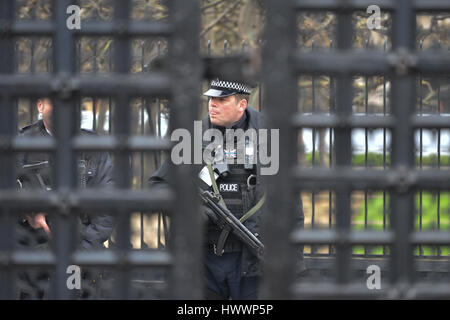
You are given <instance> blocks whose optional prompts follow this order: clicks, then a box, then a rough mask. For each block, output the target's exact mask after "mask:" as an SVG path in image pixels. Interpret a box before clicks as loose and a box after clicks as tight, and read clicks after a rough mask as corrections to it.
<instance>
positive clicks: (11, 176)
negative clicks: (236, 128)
mask: <svg viewBox="0 0 450 320" xmlns="http://www.w3.org/2000/svg"><path fill="white" fill-rule="evenodd" d="M131 3H132V1H122V0H116V1H114V19H113V20H112V21H109V22H108V21H103V22H98V21H96V22H86V23H83V25H82V28H81V30H68V28H66V19H67V16H68V14H67V12H66V9H67V7H68V6H69V5H72V4H73V1H68V0H63V1H62V0H59V1H56V0H54V1H52V11H53V19H52V20H51V21H39V22H38V21H32V22H24V21H18V20H16V17H15V1H14V0H3V1H1V2H0V66H1V68H0V176H1V177H2V178H1V180H0V189H1V193H0V298H1V299H10V298H14V297H15V294H16V293H15V291H16V290H17V288H15V285H16V284H15V272H16V271H17V270H19V269H27V270H28V269H29V268H40V267H46V268H49V269H50V270H51V274H52V279H54V282H53V287H52V290H51V291H50V292H51V295H50V296H49V298H63V299H64V298H73V293H72V292H71V291H70V290H67V286H66V280H67V277H68V274H67V273H66V269H67V266H68V265H78V266H81V267H105V268H109V269H112V270H114V271H115V272H117V275H118V276H117V279H116V281H115V282H114V288H113V290H112V292H113V293H114V295H113V296H112V297H114V298H135V297H136V294H135V293H134V292H132V289H131V282H132V281H134V280H135V278H134V277H133V274H132V272H133V271H134V270H135V269H144V270H145V269H146V268H151V267H156V268H163V269H164V270H166V271H167V270H168V271H169V275H170V276H169V277H168V281H167V283H168V286H167V288H168V290H167V293H166V295H165V296H164V297H168V298H173V299H178V298H184V299H196V298H201V294H202V286H201V284H202V281H201V258H200V257H201V246H200V221H199V217H198V215H197V214H196V205H197V203H196V200H195V199H196V192H195V190H196V189H195V187H194V184H193V181H194V176H195V173H194V172H192V170H191V168H190V167H189V166H174V167H173V170H174V175H175V176H176V177H177V178H176V179H177V181H179V183H177V184H176V188H175V189H174V190H172V191H173V192H171V193H154V192H151V193H150V192H148V191H146V190H145V189H144V188H141V189H140V190H132V188H131V182H130V181H131V177H132V174H133V173H132V172H131V169H130V166H129V162H130V160H129V159H130V155H132V154H133V153H135V152H142V153H143V152H153V151H155V152H160V151H161V150H166V151H167V150H170V148H171V145H170V143H168V142H167V141H166V140H163V139H161V138H160V137H161V131H160V130H161V123H159V124H158V126H157V128H158V130H155V129H154V128H153V129H152V130H150V134H151V136H150V137H149V136H144V135H143V134H142V135H135V134H133V132H135V128H133V127H132V121H131V111H130V107H129V106H130V101H131V99H133V98H135V97H139V98H142V99H143V100H142V102H141V113H140V117H141V128H142V126H143V123H144V121H143V120H142V119H143V118H142V117H143V116H144V109H145V110H147V115H148V116H151V114H152V112H151V111H149V109H148V106H147V102H148V101H150V99H151V98H158V99H159V98H168V99H169V108H168V109H169V110H170V128H180V127H183V128H187V129H189V130H192V126H193V121H194V120H195V119H197V116H198V111H199V108H198V106H199V105H200V99H199V92H200V88H201V80H202V73H203V76H206V77H211V76H212V75H213V74H217V73H220V72H221V71H227V72H230V70H231V72H234V71H237V72H238V73H239V74H240V76H242V73H243V72H242V68H240V66H242V64H239V63H237V64H236V62H242V60H239V59H236V57H228V58H224V59H217V60H215V59H211V58H210V57H206V58H203V59H201V54H200V49H199V47H200V46H199V42H198V34H199V20H200V9H199V3H198V1H187V0H184V1H183V0H172V1H171V6H170V8H169V19H168V21H167V22H143V21H133V20H132V19H131V18H130V12H131V9H132V7H131V6H132V4H131ZM370 5H378V6H380V7H381V8H382V10H385V11H389V12H390V13H391V14H392V19H393V21H394V26H393V29H392V48H391V49H390V50H388V51H385V52H374V51H369V50H366V51H363V52H360V51H357V50H355V49H353V48H352V34H353V33H352V30H353V27H352V22H351V15H352V12H354V11H356V10H365V9H366V8H367V7H368V6H370ZM303 11H314V12H316V11H328V12H330V11H331V12H334V13H336V15H337V21H338V23H337V34H336V38H337V47H336V50H333V49H332V50H331V51H330V52H328V53H321V52H311V53H304V52H300V51H299V50H297V48H296V30H297V26H296V15H297V13H299V12H303ZM438 11H450V4H449V3H448V1H445V0H442V1H430V0H428V1H427V0H424V1H407V0H400V1H363V0H353V1H348V0H342V1H339V0H334V1H331V0H330V1H328V0H325V1H300V0H299V1H294V0H290V1H279V0H267V1H266V18H267V20H266V34H265V40H264V46H263V63H262V70H261V79H262V85H263V87H264V88H266V90H265V91H264V108H263V111H264V112H265V113H266V114H267V115H268V118H269V119H271V123H270V126H271V127H272V128H274V129H278V128H282V129H280V148H279V149H280V170H279V173H278V174H277V175H275V176H270V177H268V178H267V182H268V199H269V201H268V204H267V209H268V212H267V214H266V216H265V232H264V242H265V243H266V247H267V254H268V257H267V263H266V268H265V276H264V285H263V288H262V293H263V297H264V298H268V299H288V298H305V297H306V298H324V297H325V298H326V297H331V298H361V297H368V298H372V297H373V298H394V299H395V298H421V297H438V298H448V297H449V296H450V290H449V283H448V276H447V278H445V281H447V282H442V281H441V282H439V283H431V282H429V281H426V282H423V281H422V282H421V281H420V280H421V279H420V277H418V272H419V273H420V272H428V271H436V272H437V273H440V274H442V273H445V274H447V275H448V274H449V273H450V261H449V259H448V256H441V255H440V254H438V256H437V257H435V256H433V257H432V259H427V258H425V257H423V256H422V255H421V254H419V255H418V256H416V255H415V254H414V248H415V246H419V245H423V246H425V245H438V246H443V245H450V233H449V231H448V230H440V229H438V230H437V231H421V230H419V231H415V229H414V212H415V210H416V209H415V204H414V196H415V193H417V192H420V193H421V192H422V191H423V190H433V191H436V192H438V194H439V191H446V190H447V191H448V190H449V189H450V182H449V181H450V173H449V171H448V168H440V167H438V168H434V169H426V168H422V166H420V167H417V166H416V165H415V162H414V161H415V146H414V132H415V130H424V129H437V130H441V129H442V130H444V129H448V128H450V124H449V121H448V118H445V117H442V116H440V115H439V114H436V115H434V116H426V117H424V116H423V115H422V114H421V113H420V110H419V112H416V111H415V106H416V78H417V76H418V75H420V76H421V75H422V74H423V75H432V76H439V75H446V74H448V73H449V71H450V67H449V66H450V59H449V55H448V53H444V52H442V51H441V52H421V51H420V50H417V49H416V38H415V35H414V32H413V31H414V30H415V26H416V25H415V17H416V16H415V14H416V13H417V12H438ZM22 36H48V37H49V38H51V39H52V46H51V47H52V54H51V58H52V59H51V60H52V61H51V62H52V63H51V65H52V68H47V70H50V69H51V70H50V71H51V73H48V74H27V75H22V74H18V73H17V70H15V66H16V62H15V58H17V55H16V54H15V52H16V48H15V39H16V38H17V37H22ZM85 36H107V37H111V38H113V39H114V50H112V56H111V62H110V67H109V68H110V70H109V71H110V72H111V73H110V74H105V75H101V74H97V73H94V74H82V73H81V72H80V68H79V67H80V62H79V61H80V57H81V55H80V54H79V52H80V48H79V47H77V39H79V38H81V37H85ZM140 37H152V38H157V37H166V38H167V46H168V54H167V56H166V58H167V59H166V61H165V63H163V67H162V68H157V69H156V71H155V70H152V71H151V72H149V73H146V72H142V73H139V74H133V73H132V72H131V60H132V57H131V53H130V43H131V41H132V39H133V38H140ZM143 48H144V47H143ZM142 50H144V49H142ZM226 50H227V47H226V45H225V48H224V51H225V54H226V53H227V52H226ZM242 51H244V50H242ZM77 53H78V57H77ZM142 57H143V55H142ZM94 59H95V60H94V61H96V58H95V57H94ZM142 61H143V60H142ZM141 67H142V70H144V69H145V66H144V64H143V63H142V66H141ZM95 68H96V67H95V62H94V69H95ZM31 69H33V66H31ZM304 74H308V75H309V74H311V75H312V76H313V77H314V76H317V75H329V76H330V110H329V113H328V114H323V113H322V114H320V113H315V112H314V108H313V113H312V114H302V113H299V112H298V109H297V104H298V77H299V76H301V75H304ZM354 75H363V76H371V75H382V76H386V77H389V79H390V81H391V85H392V87H391V111H390V113H389V112H384V113H383V115H368V114H367V112H366V114H365V115H356V114H354V113H353V110H352V90H353V89H352V77H353V76H354ZM313 83H314V81H313ZM313 87H314V85H313ZM258 92H259V94H261V90H259V91H258ZM313 92H314V88H313ZM42 96H49V97H51V98H52V100H53V102H54V105H55V106H57V107H56V110H55V112H56V115H55V118H56V124H57V128H56V130H57V131H58V136H57V138H55V139H42V138H35V139H30V138H23V137H16V130H17V120H18V119H17V116H16V115H17V110H16V107H17V99H18V98H19V97H20V98H21V97H30V98H32V99H34V98H37V97H42ZM86 96H88V97H94V98H93V99H94V102H93V108H94V110H93V114H94V117H93V129H96V120H95V114H96V111H95V105H96V103H95V99H97V97H100V98H101V97H104V98H106V99H112V102H113V103H112V102H111V100H110V102H109V115H110V116H109V121H110V124H109V125H108V131H109V132H108V133H109V134H110V135H108V136H99V137H95V138H92V137H89V138H85V137H80V136H78V135H77V134H76V129H77V128H76V127H77V124H78V123H79V121H80V119H79V115H80V109H79V108H80V101H81V99H82V97H86ZM331 96H333V97H335V99H334V98H333V99H332V98H331ZM261 102H262V101H261V99H260V100H259V103H260V105H259V107H260V108H261ZM157 103H158V105H159V100H158V102H157ZM313 105H314V103H313ZM159 115H160V106H159V110H158V119H160V117H159ZM293 115H295V116H293ZM149 123H152V122H151V121H149ZM111 128H113V130H112V131H111ZM302 128H311V129H312V131H313V132H314V133H313V136H314V134H315V132H316V130H322V129H327V130H329V132H330V143H329V145H330V152H329V155H330V168H323V167H316V166H313V167H312V168H309V167H304V166H299V165H298V159H297V151H298V150H297V147H296V146H298V131H299V129H302ZM356 128H363V129H365V135H366V139H367V130H370V129H376V128H381V129H383V130H384V134H385V135H386V131H389V132H390V133H391V137H392V138H391V141H392V149H391V152H390V155H391V160H390V163H389V165H387V164H386V154H385V161H384V167H383V168H382V170H379V169H373V168H368V167H367V166H366V167H365V168H363V169H357V168H355V167H353V166H352V141H351V136H352V130H354V129H356ZM100 129H101V128H100ZM142 130H144V129H142ZM157 131H158V132H157ZM191 132H192V131H191ZM141 133H143V132H141ZM313 141H315V139H314V138H313ZM313 145H314V142H313ZM366 146H367V143H366ZM331 148H333V150H331ZM438 149H439V148H438ZM94 150H96V151H99V150H100V151H109V152H111V153H113V154H114V159H115V166H114V168H115V174H116V176H115V177H116V189H115V190H113V191H110V192H107V191H100V192H97V191H96V192H95V193H92V192H88V191H83V190H79V189H77V187H76V181H77V172H76V171H74V170H73V168H75V167H76V165H75V158H76V154H77V152H80V151H94ZM25 151H27V152H38V151H46V152H52V153H53V154H54V155H55V156H56V160H57V161H56V168H55V178H56V180H55V181H56V189H55V190H54V191H52V194H51V196H50V197H49V196H48V194H43V193H39V192H34V191H26V192H16V191H14V190H13V189H14V188H15V176H16V175H15V162H14V161H15V154H16V153H18V152H25ZM384 151H385V153H386V145H385V150H384ZM366 153H367V151H366ZM314 155H315V147H314V146H313V153H312V156H313V164H314ZM331 157H333V159H331ZM144 159H146V160H147V158H144V157H143V156H141V158H140V160H139V161H140V162H141V164H142V166H143V165H144ZM155 161H156V162H155V167H157V166H158V165H159V164H160V157H159V156H158V157H156V158H155ZM366 164H367V155H366ZM144 172H145V171H144V170H143V169H142V167H141V176H140V180H141V182H140V186H141V187H142V186H143V184H144V181H145V179H146V178H147V177H144ZM321 190H325V191H327V192H329V202H330V206H329V209H330V214H329V228H328V229H327V230H323V229H314V228H312V229H311V230H305V229H302V230H296V229H293V227H292V226H293V224H292V221H293V218H294V217H293V212H294V211H295V210H294V208H295V203H296V199H298V195H299V192H300V191H302V192H309V191H310V192H311V193H312V208H313V209H312V210H313V213H312V217H313V218H312V225H314V198H315V195H316V194H317V192H319V191H321ZM356 190H362V191H364V192H365V201H366V210H367V192H368V191H371V190H382V192H383V197H384V199H385V198H386V197H389V204H388V203H387V201H386V200H384V201H383V205H384V206H385V207H387V206H389V209H386V208H385V211H384V212H383V214H384V217H385V219H388V218H390V223H389V227H387V226H386V225H387V223H386V221H385V223H384V227H383V230H382V231H368V230H366V231H355V230H353V229H352V227H351V212H352V210H351V202H352V201H351V196H352V193H353V192H354V191H356ZM175 200H176V201H175ZM333 204H334V205H333ZM332 207H333V208H334V216H333V213H332ZM92 208H94V209H95V208H97V209H99V208H101V209H108V210H111V211H112V212H114V214H115V215H116V217H117V219H118V223H117V230H116V235H117V236H116V239H115V242H116V245H115V247H114V249H110V250H105V251H104V252H101V253H97V252H96V253H93V252H82V251H76V250H74V249H73V246H72V243H73V241H74V235H73V226H74V221H73V219H72V216H73V215H74V214H75V213H77V212H79V211H80V210H82V209H92ZM31 209H33V210H42V211H48V212H49V213H50V214H52V215H53V216H54V219H55V220H56V223H57V225H56V229H55V230H56V233H55V243H56V244H57V247H56V248H55V250H54V251H40V252H38V253H36V252H31V251H23V250H17V249H15V248H14V243H13V240H12V239H13V234H12V233H13V229H12V228H11V225H12V224H13V222H14V221H15V217H16V215H17V214H18V213H19V212H20V211H21V210H31ZM160 210H162V211H164V213H167V214H168V215H169V216H170V218H171V219H170V231H171V237H170V242H169V250H160V249H161V248H158V249H157V250H154V249H148V250H147V249H144V245H143V244H144V241H143V238H144V237H143V232H144V231H143V228H144V227H143V215H142V212H146V211H152V212H157V211H160ZM386 211H387V212H389V214H388V215H387V213H386ZM438 211H439V206H438ZM133 212H141V216H140V219H141V229H140V231H141V236H140V241H141V250H133V249H132V248H131V246H130V236H131V227H130V218H129V217H130V215H131V214H132V213H133ZM305 214H307V215H308V214H310V213H306V212H305ZM443 214H445V213H443ZM449 214H450V213H449ZM333 217H335V222H334V223H333V222H332V218H333ZM366 217H367V213H366ZM438 217H439V213H438ZM164 221H165V219H164ZM159 238H160V237H158V240H159ZM165 240H167V239H165ZM298 245H311V253H306V254H305V262H306V265H307V267H308V272H309V274H308V276H309V275H311V274H312V273H313V272H312V271H314V270H319V271H320V272H322V271H327V272H328V273H327V274H326V275H325V278H327V279H328V280H327V281H323V282H322V281H317V279H313V280H311V279H310V278H309V277H308V276H307V277H300V278H299V279H297V280H296V278H295V261H296V259H295V257H296V255H297V254H298V252H297V251H298V249H297V247H298ZM320 245H327V246H329V248H330V249H329V251H328V253H326V254H317V253H316V252H315V249H314V248H316V246H320ZM355 245H363V246H365V249H364V252H365V254H364V255H362V256H358V255H355V254H353V251H352V248H353V247H354V246H355ZM374 245H381V246H383V254H382V255H380V256H371V257H369V255H368V254H367V250H366V247H368V246H374ZM368 265H377V266H379V267H380V268H381V273H382V275H383V277H385V276H384V275H385V274H388V275H389V279H388V280H386V282H385V280H384V278H383V285H382V288H381V289H380V290H378V289H375V290H371V289H369V288H368V287H367V286H366V282H365V279H366V278H367V276H368V275H367V274H366V272H365V271H366V268H367V266H368ZM354 272H359V275H358V276H354V274H353V273H354ZM361 273H362V275H361ZM323 278H324V277H323V275H321V277H320V279H323ZM143 283H148V282H145V281H143ZM144 290H145V288H144ZM143 297H146V296H145V295H143Z"/></svg>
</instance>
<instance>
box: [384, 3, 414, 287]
mask: <svg viewBox="0 0 450 320" xmlns="http://www.w3.org/2000/svg"><path fill="white" fill-rule="evenodd" d="M395 4H396V7H395V12H394V17H393V28H392V31H393V34H392V39H393V51H394V52H397V54H401V53H402V52H408V51H410V50H411V51H413V50H414V43H415V30H416V25H415V13H414V11H413V8H412V3H411V1H408V0H397V1H396V3H395ZM407 67H408V66H405V65H403V66H402V65H399V66H398V68H397V74H396V75H394V78H393V81H392V113H393V116H394V117H395V118H396V119H398V121H397V123H396V125H395V127H394V128H393V134H392V166H393V169H394V170H396V171H397V172H398V173H399V174H400V178H399V179H398V180H397V186H396V188H394V189H393V190H392V195H391V219H392V224H391V226H392V228H393V230H394V232H395V235H396V239H395V242H394V244H393V245H392V254H391V263H392V266H391V279H390V280H391V284H392V285H393V286H396V287H397V289H398V290H399V291H398V292H399V294H400V295H401V294H403V293H404V292H403V288H404V286H407V285H408V284H410V283H411V282H412V281H413V276H414V266H413V263H414V259H413V247H412V245H411V244H410V242H409V238H410V234H411V232H412V230H413V223H414V194H413V192H411V191H412V190H411V189H410V188H409V186H408V185H407V184H406V183H405V180H406V179H407V177H406V173H405V172H406V170H408V169H412V168H414V165H415V161H414V156H415V153H414V130H413V128H412V127H411V125H410V123H409V121H402V119H410V116H411V115H412V114H414V111H415V107H414V106H415V105H416V81H415V77H414V76H413V75H411V74H409V73H408V71H409V70H408V69H407Z"/></svg>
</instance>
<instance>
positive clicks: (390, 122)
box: [292, 113, 395, 128]
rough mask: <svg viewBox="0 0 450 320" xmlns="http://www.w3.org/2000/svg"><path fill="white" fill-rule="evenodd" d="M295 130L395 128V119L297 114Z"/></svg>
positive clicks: (386, 117) (294, 121) (390, 117)
mask: <svg viewBox="0 0 450 320" xmlns="http://www.w3.org/2000/svg"><path fill="white" fill-rule="evenodd" d="M292 124H293V126H294V127H295V128H345V127H349V128H393V127H394V126H395V118H394V117H392V116H382V115H361V116H356V115H351V116H348V117H343V116H337V115H326V114H311V115H305V114H300V113H298V114H296V115H295V116H294V117H292Z"/></svg>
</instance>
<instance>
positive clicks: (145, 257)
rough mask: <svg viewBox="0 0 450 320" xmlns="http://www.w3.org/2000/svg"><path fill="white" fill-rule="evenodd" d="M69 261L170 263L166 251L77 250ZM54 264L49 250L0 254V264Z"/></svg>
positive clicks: (114, 264)
mask: <svg viewBox="0 0 450 320" xmlns="http://www.w3.org/2000/svg"><path fill="white" fill-rule="evenodd" d="M70 263H72V264H75V265H78V266H98V267H100V266H104V267H107V266H110V267H120V266H135V267H144V266H153V267H166V266H170V265H171V263H172V258H171V256H170V254H169V252H166V251H156V250H155V251H128V252H120V251H115V250H108V251H98V252H89V251H78V252H75V253H73V255H72V258H71V261H70ZM55 264H56V256H55V255H54V253H53V252H52V251H50V250H39V251H36V250H16V251H14V252H12V253H8V252H3V253H2V254H0V265H3V266H7V265H11V266H18V267H52V266H54V265H55Z"/></svg>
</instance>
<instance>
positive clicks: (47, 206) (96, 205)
mask: <svg viewBox="0 0 450 320" xmlns="http://www.w3.org/2000/svg"><path fill="white" fill-rule="evenodd" d="M93 191H95V192H93ZM174 198H175V197H174V195H173V193H172V192H171V191H169V190H152V191H151V192H150V191H149V190H120V189H111V190H105V189H101V190H99V189H86V190H81V191H74V192H71V193H67V194H66V193H59V192H53V191H50V192H44V191H22V190H21V191H9V190H5V191H3V192H2V193H1V194H0V206H1V207H2V208H10V209H14V210H33V211H44V212H45V211H53V210H59V211H61V212H68V211H69V210H70V209H92V210H94V209H104V210H107V211H111V214H114V213H115V210H126V211H156V210H170V209H171V208H172V205H173V202H174ZM17 213H18V214H19V212H17Z"/></svg>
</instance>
